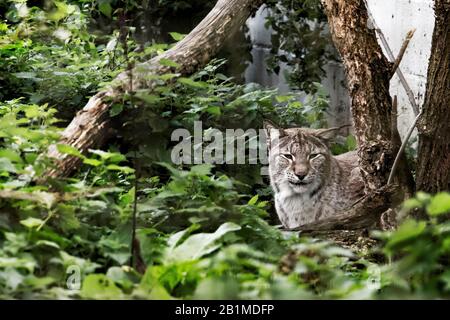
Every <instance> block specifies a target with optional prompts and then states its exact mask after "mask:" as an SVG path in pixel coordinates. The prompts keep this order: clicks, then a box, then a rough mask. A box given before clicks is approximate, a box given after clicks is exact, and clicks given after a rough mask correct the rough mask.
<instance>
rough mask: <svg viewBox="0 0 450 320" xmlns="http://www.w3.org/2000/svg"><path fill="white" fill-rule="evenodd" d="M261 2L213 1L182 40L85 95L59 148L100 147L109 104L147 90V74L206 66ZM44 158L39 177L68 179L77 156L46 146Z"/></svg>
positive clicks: (108, 132)
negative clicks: (48, 162)
mask: <svg viewBox="0 0 450 320" xmlns="http://www.w3.org/2000/svg"><path fill="white" fill-rule="evenodd" d="M262 2H263V1H262V0H218V1H217V3H216V5H215V6H214V8H213V9H212V10H211V11H210V12H209V14H208V15H207V16H206V17H205V18H204V19H203V20H202V21H201V22H200V23H199V24H198V25H197V27H195V28H194V29H193V30H192V31H191V32H190V33H189V34H188V35H187V36H186V37H185V38H184V39H183V40H181V41H179V42H178V43H177V44H176V45H175V46H174V47H173V48H171V49H170V50H168V51H166V52H164V53H163V54H161V55H159V56H157V57H155V58H153V59H151V60H149V61H147V62H144V63H140V64H138V65H136V66H135V67H134V68H133V69H132V70H131V74H132V75H133V79H132V80H133V81H132V83H130V81H129V72H126V71H125V72H122V73H121V74H119V75H118V77H117V78H116V79H115V80H114V81H113V82H112V85H111V86H110V87H109V88H107V89H105V90H104V91H101V92H99V93H97V94H96V95H94V96H93V97H91V99H90V100H89V102H88V103H87V104H86V106H85V107H84V108H83V109H82V110H81V111H79V112H78V113H77V115H76V116H75V118H74V119H73V120H72V122H71V123H70V124H69V126H68V127H67V128H66V129H65V130H64V131H63V133H62V137H61V140H60V141H59V142H58V143H59V144H67V145H70V146H72V147H75V148H77V149H78V150H80V151H81V152H82V153H84V152H86V151H87V150H88V149H91V148H98V147H100V146H101V145H102V144H103V143H105V141H106V140H107V139H108V137H109V136H111V133H112V132H113V130H111V119H110V117H109V109H110V106H111V101H112V100H114V99H115V100H117V99H118V98H120V97H121V96H123V94H124V93H127V92H128V91H129V89H130V85H131V86H132V88H133V91H135V90H140V89H148V90H149V91H151V89H152V88H153V86H154V80H150V79H149V77H148V76H149V75H151V74H155V75H160V74H164V73H168V72H176V73H178V74H180V75H189V74H192V73H193V72H195V71H196V70H198V69H199V68H201V67H203V66H204V65H206V64H207V63H208V62H209V61H210V60H211V58H212V57H214V55H215V54H216V53H217V52H218V50H219V49H220V48H221V47H222V45H223V44H224V42H225V40H226V39H227V38H228V37H229V36H230V35H232V34H233V33H234V32H235V31H236V30H237V29H239V28H240V27H241V26H242V25H243V24H244V23H245V21H246V20H247V18H248V17H249V15H250V14H252V13H253V12H255V11H256V9H258V8H259V6H260V5H261V4H262ZM161 59H167V60H170V61H173V62H175V64H177V65H178V67H176V68H175V67H171V66H167V65H163V64H161V63H160V61H161ZM47 156H48V157H49V158H52V159H53V160H54V163H55V165H54V168H53V169H51V170H49V171H47V172H45V173H44V174H43V176H42V177H40V179H47V178H58V177H66V176H69V175H70V174H71V173H72V172H73V171H74V170H76V169H77V168H78V167H79V165H80V164H81V159H80V158H78V157H73V156H69V155H66V154H61V153H59V152H58V150H57V148H56V146H55V145H53V146H51V147H50V148H49V151H48V153H47Z"/></svg>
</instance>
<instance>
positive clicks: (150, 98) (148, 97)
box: [136, 93, 161, 104]
mask: <svg viewBox="0 0 450 320" xmlns="http://www.w3.org/2000/svg"><path fill="white" fill-rule="evenodd" d="M136 97H137V98H138V99H141V100H142V101H144V102H146V103H148V104H156V103H158V102H160V101H161V97H159V96H157V95H154V94H146V93H138V94H136Z"/></svg>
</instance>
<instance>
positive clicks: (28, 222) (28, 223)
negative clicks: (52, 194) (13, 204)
mask: <svg viewBox="0 0 450 320" xmlns="http://www.w3.org/2000/svg"><path fill="white" fill-rule="evenodd" d="M20 223H21V224H23V225H24V226H25V227H27V228H29V229H33V228H37V227H39V226H40V225H42V224H43V223H44V220H41V219H37V218H33V217H29V218H26V219H25V220H21V221H20Z"/></svg>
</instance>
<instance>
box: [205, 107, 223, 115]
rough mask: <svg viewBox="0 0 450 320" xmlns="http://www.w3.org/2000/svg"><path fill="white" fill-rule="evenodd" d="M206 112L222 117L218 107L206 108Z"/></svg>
mask: <svg viewBox="0 0 450 320" xmlns="http://www.w3.org/2000/svg"><path fill="white" fill-rule="evenodd" d="M206 112H208V113H211V114H213V115H215V116H220V115H221V113H222V111H221V109H220V107H217V106H212V107H208V108H206Z"/></svg>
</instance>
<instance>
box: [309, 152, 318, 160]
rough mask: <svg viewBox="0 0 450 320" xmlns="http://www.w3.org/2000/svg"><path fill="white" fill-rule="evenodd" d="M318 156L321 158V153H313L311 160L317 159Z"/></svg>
mask: <svg viewBox="0 0 450 320" xmlns="http://www.w3.org/2000/svg"><path fill="white" fill-rule="evenodd" d="M318 156H320V153H311V154H310V155H309V160H312V159H315V158H317V157H318Z"/></svg>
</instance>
